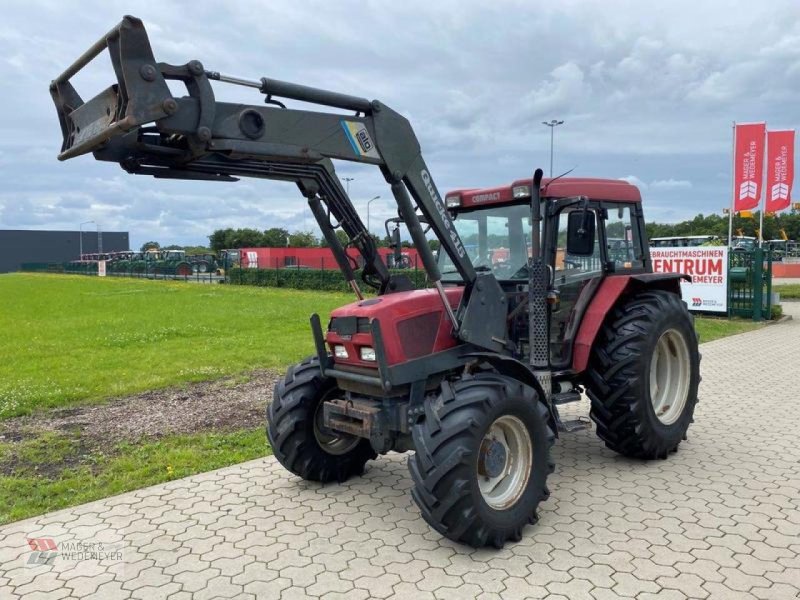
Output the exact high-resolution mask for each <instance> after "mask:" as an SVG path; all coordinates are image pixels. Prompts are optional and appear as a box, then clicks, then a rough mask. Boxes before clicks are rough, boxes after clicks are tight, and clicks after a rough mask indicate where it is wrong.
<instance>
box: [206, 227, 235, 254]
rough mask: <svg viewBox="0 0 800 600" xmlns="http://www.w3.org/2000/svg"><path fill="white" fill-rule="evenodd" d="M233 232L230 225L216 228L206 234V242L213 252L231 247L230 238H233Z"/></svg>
mask: <svg viewBox="0 0 800 600" xmlns="http://www.w3.org/2000/svg"><path fill="white" fill-rule="evenodd" d="M233 233H234V231H233V229H231V228H230V227H229V228H227V229H217V230H216V231H214V233H212V234H211V235H210V236H208V244H209V246H211V249H212V250H213V251H214V252H219V251H220V250H226V249H228V248H232V247H233V246H231V240H232V239H233Z"/></svg>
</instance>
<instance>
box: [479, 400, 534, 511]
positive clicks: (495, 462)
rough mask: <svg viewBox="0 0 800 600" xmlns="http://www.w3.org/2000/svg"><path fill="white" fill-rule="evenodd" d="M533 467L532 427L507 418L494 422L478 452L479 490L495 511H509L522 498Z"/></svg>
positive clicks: (514, 418) (508, 416) (509, 417)
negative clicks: (530, 432)
mask: <svg viewBox="0 0 800 600" xmlns="http://www.w3.org/2000/svg"><path fill="white" fill-rule="evenodd" d="M532 466H533V444H532V443H531V436H530V434H529V433H528V428H527V427H525V424H524V423H523V422H522V421H521V420H519V419H518V418H517V417H514V416H511V415H503V416H502V417H499V418H498V419H496V420H495V421H494V423H492V425H491V426H490V427H489V429H488V430H487V431H486V435H484V437H483V440H482V441H481V446H480V451H479V453H478V465H477V473H478V487H479V488H480V491H481V495H482V496H483V499H484V500H485V501H486V504H488V505H489V506H490V507H491V508H494V509H495V510H503V509H507V508H509V507H511V506H513V505H514V504H516V503H517V501H518V500H519V499H520V497H521V496H522V494H523V492H524V491H525V488H526V487H527V485H528V479H529V478H530V474H531V469H532Z"/></svg>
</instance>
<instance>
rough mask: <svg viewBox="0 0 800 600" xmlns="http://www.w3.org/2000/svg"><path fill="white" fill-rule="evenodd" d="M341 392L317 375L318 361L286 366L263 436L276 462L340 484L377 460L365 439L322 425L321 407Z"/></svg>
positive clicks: (305, 476) (314, 478)
mask: <svg viewBox="0 0 800 600" xmlns="http://www.w3.org/2000/svg"><path fill="white" fill-rule="evenodd" d="M340 394H341V391H340V390H339V388H337V387H336V381H335V380H333V379H330V378H326V377H322V374H321V372H320V368H319V359H317V358H307V359H306V360H304V361H303V362H301V363H300V364H297V365H294V366H292V367H289V370H288V371H287V372H286V377H285V378H283V379H281V380H280V381H278V383H276V384H275V391H274V393H273V397H272V402H270V403H269V405H268V406H267V438H268V439H269V443H270V445H271V446H272V450H273V453H274V455H275V458H277V459H278V462H279V463H281V464H282V465H283V466H284V467H285V468H286V469H288V470H289V471H291V472H292V473H294V474H295V475H299V476H300V477H302V478H303V479H307V480H310V481H320V482H323V483H326V482H329V481H337V482H340V483H341V482H343V481H345V480H347V479H349V478H350V477H352V476H354V475H361V474H362V473H363V472H364V465H365V464H366V463H367V461H368V460H371V459H373V458H375V457H376V456H377V454H376V453H375V452H374V451H373V449H372V446H371V445H370V443H369V440H366V439H362V438H359V437H355V436H351V435H348V434H345V433H339V432H335V431H332V430H330V429H328V428H326V427H325V425H324V423H323V418H322V417H323V411H322V405H323V404H324V403H325V401H326V400H331V399H333V398H337V397H340Z"/></svg>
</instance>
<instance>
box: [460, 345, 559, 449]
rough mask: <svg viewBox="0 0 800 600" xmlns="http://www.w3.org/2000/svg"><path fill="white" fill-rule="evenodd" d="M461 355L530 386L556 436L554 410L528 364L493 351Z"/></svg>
mask: <svg viewBox="0 0 800 600" xmlns="http://www.w3.org/2000/svg"><path fill="white" fill-rule="evenodd" d="M461 356H462V357H463V358H475V359H477V360H481V361H484V362H487V363H489V364H490V365H492V366H493V367H494V368H495V369H497V371H498V372H499V373H501V374H502V375H507V376H508V377H511V378H512V379H515V380H516V381H519V382H520V383H523V384H525V385H527V386H530V387H532V388H533V389H534V390H535V391H536V394H537V395H538V397H539V402H541V403H542V404H543V405H544V406H545V408H547V414H548V425H550V428H551V429H552V430H553V431H554V432H555V434H556V436H558V427H557V426H556V415H555V411H554V410H553V407H552V406H551V405H550V404H549V403H548V402H547V400H546V398H547V395H546V394H545V393H544V390H543V389H542V386H541V384H540V383H539V380H538V379H536V376H535V375H534V374H533V371H531V369H530V367H528V365H526V364H525V363H523V362H521V361H518V360H517V359H516V358H511V357H510V356H503V355H501V354H495V353H493V352H470V353H468V354H462V355H461Z"/></svg>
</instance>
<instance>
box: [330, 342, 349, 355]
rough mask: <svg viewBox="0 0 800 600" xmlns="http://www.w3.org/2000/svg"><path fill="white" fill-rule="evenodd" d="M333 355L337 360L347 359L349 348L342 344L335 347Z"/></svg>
mask: <svg viewBox="0 0 800 600" xmlns="http://www.w3.org/2000/svg"><path fill="white" fill-rule="evenodd" d="M333 355H334V356H335V357H336V358H347V348H345V347H344V346H342V345H341V344H339V345H337V346H334V347H333Z"/></svg>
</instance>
